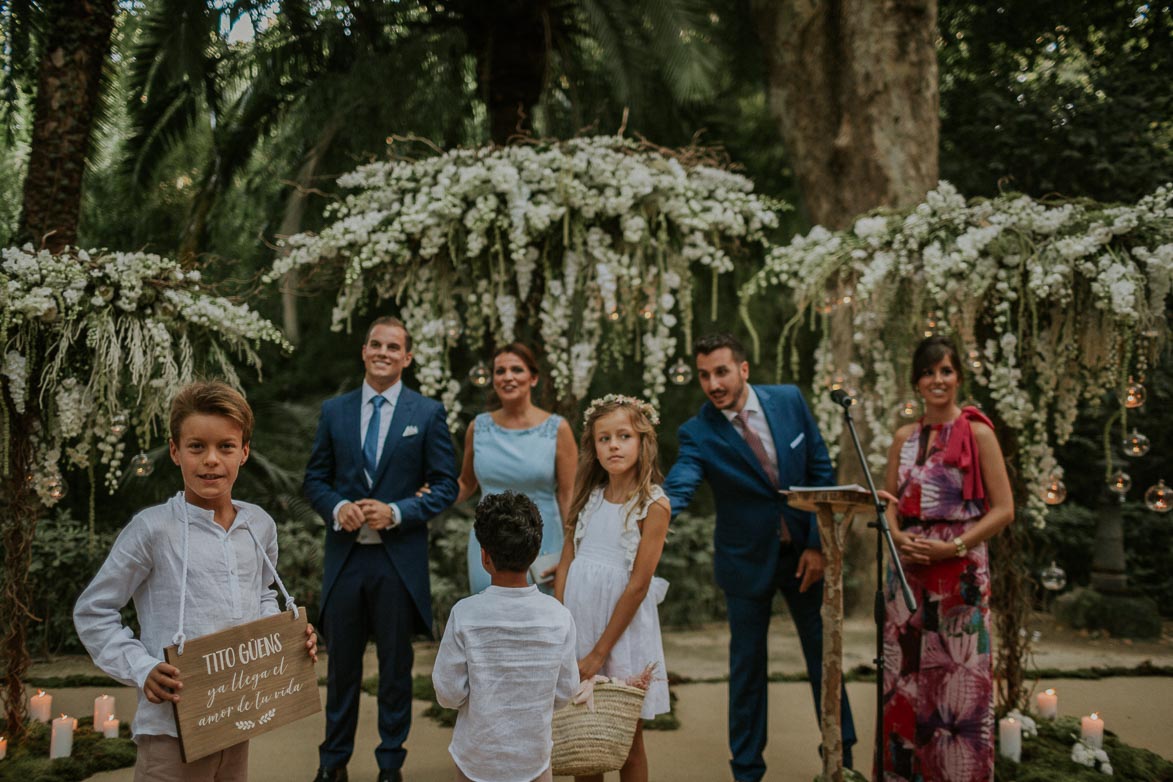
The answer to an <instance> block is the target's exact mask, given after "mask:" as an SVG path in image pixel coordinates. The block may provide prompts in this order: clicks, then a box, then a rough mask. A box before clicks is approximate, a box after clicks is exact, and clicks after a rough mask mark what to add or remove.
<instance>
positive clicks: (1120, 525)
mask: <svg viewBox="0 0 1173 782" xmlns="http://www.w3.org/2000/svg"><path fill="white" fill-rule="evenodd" d="M1104 494H1106V495H1107V497H1106V499H1105V500H1104V502H1103V503H1102V504H1101V505H1100V519H1099V521H1098V522H1097V523H1096V547H1095V549H1094V552H1093V554H1092V589H1094V590H1096V591H1097V592H1100V593H1101V594H1105V595H1123V594H1127V593H1128V565H1127V562H1126V561H1125V558H1124V514H1123V509H1124V498H1123V497H1121V496H1118V495H1116V494H1113V493H1111V492H1109V491H1107V490H1106V489H1105V490H1104Z"/></svg>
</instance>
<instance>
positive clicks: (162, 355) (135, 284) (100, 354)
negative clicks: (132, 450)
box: [0, 246, 291, 506]
mask: <svg viewBox="0 0 1173 782" xmlns="http://www.w3.org/2000/svg"><path fill="white" fill-rule="evenodd" d="M263 342H270V343H274V344H276V345H279V346H281V347H282V348H285V349H291V346H290V345H289V344H288V343H287V342H286V341H285V339H284V338H283V337H282V336H281V333H280V332H279V331H278V330H277V327H276V326H274V325H273V324H271V323H269V322H268V321H267V320H265V319H264V318H262V317H261V316H260V315H258V314H257V313H256V312H254V311H253V310H252V309H251V308H249V307H248V305H246V304H239V303H236V302H233V301H230V300H228V299H226V298H224V297H223V296H219V295H216V294H215V293H213V292H212V291H209V290H206V289H204V288H203V287H202V286H201V281H200V274H199V272H198V271H195V270H188V269H184V268H183V267H182V265H180V264H179V262H177V261H175V260H174V259H171V258H164V257H161V256H158V255H152V254H150V253H121V252H106V251H99V250H91V251H86V250H66V251H65V252H62V253H59V254H57V255H54V254H51V253H49V252H47V251H36V250H34V249H33V248H32V247H31V246H25V247H8V248H4V249H3V250H2V251H0V355H2V357H3V358H2V359H0V360H2V362H3V363H2V365H0V393H2V394H3V395H4V397H5V398H6V401H7V402H10V403H11V407H10V406H9V405H8V404H4V405H0V412H2V413H3V418H2V420H0V426H2V427H3V429H4V430H5V431H4V438H3V442H4V445H3V448H4V449H5V450H4V451H3V452H2V453H0V457H2V458H0V471H2V472H5V473H7V471H8V470H9V469H10V464H9V458H8V457H9V455H10V454H9V452H8V451H7V449H8V448H9V447H10V440H9V437H8V431H9V427H10V425H11V421H10V419H9V417H8V415H9V413H8V411H9V410H11V411H12V412H14V413H15V414H17V415H24V414H26V413H28V412H30V411H31V412H33V413H35V414H36V419H35V420H34V422H33V425H34V428H35V431H34V432H33V434H32V436H31V440H30V442H31V444H32V449H33V453H32V463H31V465H30V469H31V474H30V475H29V476H28V480H29V482H30V485H31V486H32V487H33V489H34V491H36V493H37V495H38V496H39V497H40V499H41V501H42V502H43V503H44V504H45V505H46V506H52V505H54V504H55V503H56V502H57V501H58V500H59V499H60V498H61V497H62V496H63V495H64V484H63V482H62V481H63V477H62V474H63V472H64V471H65V470H66V469H68V468H79V469H86V468H92V467H97V466H101V467H103V468H104V471H105V480H106V485H107V486H108V488H109V489H110V490H111V491H113V490H114V489H115V488H116V487H117V485H118V479H119V477H120V475H121V472H122V464H121V462H122V460H123V458H124V455H125V443H124V436H125V435H126V434H128V432H129V430H130V429H133V430H134V433H135V435H136V436H137V438H138V440H139V445H140V447H143V448H145V447H146V446H147V444H148V443H149V441H150V439H151V438H152V437H153V436H155V435H156V434H157V433H158V432H159V431H160V430H165V428H166V415H167V411H168V407H169V405H170V401H171V396H172V395H173V394H174V393H175V391H176V390H177V389H178V388H179V387H180V386H181V385H183V384H184V383H187V382H189V381H190V380H192V379H193V378H194V377H195V373H196V372H197V370H199V369H200V368H201V367H199V366H197V361H196V358H195V357H196V347H197V346H198V347H199V354H200V355H202V356H207V357H208V360H207V362H205V363H206V366H207V369H208V370H210V371H211V372H214V373H217V374H220V375H222V376H223V377H225V379H226V380H228V382H231V383H234V384H237V385H238V384H239V383H238V381H237V379H236V370H235V368H234V364H233V358H232V356H238V357H239V358H240V359H242V360H243V361H244V363H246V364H250V365H252V366H254V367H256V368H258V369H259V368H260V356H259V355H258V354H257V352H256V350H257V348H258V347H259V345H260V344H261V343H263ZM30 375H32V376H35V378H36V381H37V386H36V388H35V395H34V396H32V397H31V398H30V390H32V389H30V386H29V382H30Z"/></svg>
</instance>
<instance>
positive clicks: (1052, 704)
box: [1035, 689, 1059, 720]
mask: <svg viewBox="0 0 1173 782" xmlns="http://www.w3.org/2000/svg"><path fill="white" fill-rule="evenodd" d="M1035 700H1036V702H1037V703H1038V705H1039V716H1040V717H1045V718H1046V719H1049V720H1053V719H1055V718H1056V717H1058V716H1059V696H1058V695H1057V694H1056V693H1055V691H1054V690H1050V689H1048V690H1043V691H1042V692H1040V693H1039V694H1038V695H1036V696H1035Z"/></svg>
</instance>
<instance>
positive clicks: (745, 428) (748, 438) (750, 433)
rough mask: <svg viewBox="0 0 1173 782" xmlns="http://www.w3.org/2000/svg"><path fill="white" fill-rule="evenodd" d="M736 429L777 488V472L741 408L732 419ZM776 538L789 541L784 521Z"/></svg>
mask: <svg viewBox="0 0 1173 782" xmlns="http://www.w3.org/2000/svg"><path fill="white" fill-rule="evenodd" d="M733 421H734V423H736V424H737V425H738V426H737V428H738V429H739V430H740V431H741V436H742V437H744V438H745V444H746V445H748V446H749V449H750V450H751V451H753V455H754V456H756V457H757V460H758V464H760V465H762V469H763V470H765V471H766V477H767V478H769V479H770V484H771V485H772V486H773V487H774V488H775V489H777V488H778V471H777V470H776V469H775V468H774V465H773V464H771V462H770V457H769V455H768V454H767V453H766V446H765V445H763V444H762V438H760V437H758V433H757V432H755V431H754V430H753V427H751V426H750V425H749V411H748V410H746V409H745V408H742V409H741V411H740V412H738V413H737V415H736V416H735V417H734V418H733ZM778 538H779V539H780V540H782V541H784V542H785V541H789V540H790V530H788V529H787V528H786V520H785V519H780V520H779V523H778Z"/></svg>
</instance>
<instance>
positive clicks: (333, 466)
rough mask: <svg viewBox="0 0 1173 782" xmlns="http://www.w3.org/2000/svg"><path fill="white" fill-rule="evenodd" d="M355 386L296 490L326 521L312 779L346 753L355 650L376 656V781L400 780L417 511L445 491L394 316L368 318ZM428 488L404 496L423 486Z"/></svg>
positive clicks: (442, 451) (449, 478) (427, 626)
mask: <svg viewBox="0 0 1173 782" xmlns="http://www.w3.org/2000/svg"><path fill="white" fill-rule="evenodd" d="M362 360H363V365H364V367H365V368H366V371H365V375H364V379H363V384H362V387H361V388H357V389H355V390H354V391H351V392H350V393H347V394H343V395H342V396H339V397H335V398H334V399H330V400H327V401H326V402H325V403H324V404H323V405H322V415H321V419H320V420H319V422H318V433H317V435H316V436H315V437H314V446H313V450H312V451H311V452H310V461H309V465H307V466H306V471H305V483H304V485H303V489H304V491H305V495H306V497H307V498H308V499H309V501H310V504H312V505H313V507H314V510H316V511H317V512H318V513H319V514H320V515H321V516H322V518H323V519H326V556H325V560H326V561H325V572H324V574H323V578H322V612H321V617H320V619H319V627H320V629H321V631H322V635H323V636H324V637H325V638H326V643H327V645H328V649H329V653H330V654H329V673H328V677H327V684H326V740H325V741H324V742H322V744H321V746H319V747H318V756H319V760H320V766H319V768H318V773H317V776H316V777H315V782H345V780H346V778H347V775H346V764H347V762H348V761H349V760H350V755H351V753H352V752H353V751H354V731H355V727H356V726H357V724H358V702H359V694H360V692H361V685H362V658H363V652H364V651H365V650H366V645H367V639H368V638H369V637H370V636H371V635H372V634H373V635H374V637H375V647H376V649H377V650H378V657H379V739H380V742H379V746H378V748H377V749H376V750H375V760H376V762H377V763H378V766H379V782H394V781H397V780H402V779H403V774H402V771H401V769H402V767H403V761H404V759H405V758H406V756H407V752H406V751H405V750H404V749H403V743H404V741H405V740H406V739H407V732H408V729H409V728H410V727H411V664H412V648H411V637H412V635H413V634H414V633H417V632H421V633H428V634H430V633H431V628H432V598H431V589H430V585H429V580H428V527H427V523H428V520H429V519H431V518H432V517H433V516H435V515H436V514H438V513H439V512H440V511H442V510H444V509H445V508H447V507H448V506H449V505H451V504H452V503H453V501H454V500H455V499H456V492H457V486H456V476H457V472H456V456H455V453H454V451H453V448H452V437H451V435H450V434H449V432H448V424H447V421H446V417H445V413H444V407H443V405H441V404H440V403H439V402H436V401H434V400H432V399H428V398H426V397H423V396H421V395H420V394H418V393H416V392H415V391H412V390H411V389H409V388H405V387H404V385H403V381H402V379H401V377H402V374H403V370H404V369H405V368H406V367H408V366H410V365H411V335H410V334H408V332H407V327H406V326H404V324H403V322H402V321H400V320H399V319H398V318H391V317H383V318H379V319H377V320H375V321H374V323H372V324H371V326H370V328H369V329H368V331H367V336H366V341H365V342H364V343H363V347H362ZM425 483H426V484H428V485H429V486H430V488H431V492H430V493H423V494H421V495H420V496H418V497H417V496H416V495H415V492H416V489H417V488H418V487H420V486H422V485H424V484H425Z"/></svg>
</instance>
